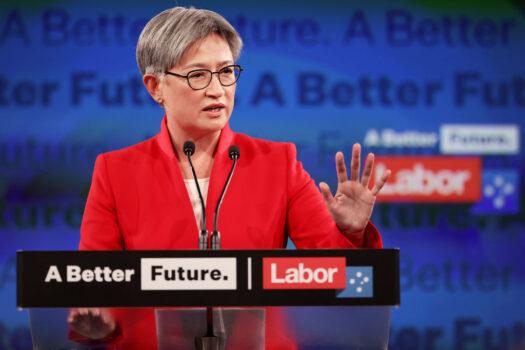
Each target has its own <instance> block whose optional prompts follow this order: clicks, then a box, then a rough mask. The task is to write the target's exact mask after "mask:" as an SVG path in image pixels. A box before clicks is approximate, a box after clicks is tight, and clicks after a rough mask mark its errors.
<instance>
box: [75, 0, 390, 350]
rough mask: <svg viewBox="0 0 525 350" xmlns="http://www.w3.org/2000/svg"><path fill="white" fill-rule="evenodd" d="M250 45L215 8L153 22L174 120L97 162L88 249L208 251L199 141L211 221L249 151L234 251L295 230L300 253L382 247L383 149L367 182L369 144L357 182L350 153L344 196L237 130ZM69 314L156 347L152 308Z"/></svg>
mask: <svg viewBox="0 0 525 350" xmlns="http://www.w3.org/2000/svg"><path fill="white" fill-rule="evenodd" d="M241 47H242V41H241V38H240V37H239V35H238V33H237V32H236V31H235V29H234V28H233V27H232V26H231V25H230V24H229V23H228V22H227V21H226V20H225V19H224V18H223V17H222V16H220V15H218V14H217V13H214V12H211V11H207V10H198V9H193V8H190V9H188V8H182V7H176V8H173V9H169V10H166V11H164V12H162V13H160V14H159V15H157V16H156V17H154V18H153V19H151V20H150V21H149V22H148V24H147V25H146V27H145V28H144V30H143V31H142V34H141V35H140V38H139V41H138V44H137V63H138V66H139V69H140V71H141V73H142V75H143V81H144V85H145V86H146V88H147V90H148V92H149V93H150V95H151V96H152V98H153V99H155V100H156V101H157V102H158V103H159V105H161V106H162V108H163V109H164V110H165V117H164V119H163V120H162V122H161V126H160V133H159V134H158V135H157V136H155V137H154V138H152V139H149V140H147V141H145V142H142V143H140V144H137V145H134V146H131V147H128V148H126V149H122V150H118V151H114V152H109V153H106V154H102V155H100V156H99V157H98V158H97V161H96V164H95V170H94V173H93V181H92V186H91V190H90V193H89V196H88V200H87V203H86V209H85V212H84V218H83V222H82V227H81V240H80V249H85V250H104V249H115V250H120V249H144V250H147V249H163V250H167V249H197V244H198V232H199V230H200V229H201V228H200V227H198V226H199V224H200V222H201V220H200V218H201V215H203V213H202V211H201V207H200V202H199V199H198V195H197V193H196V191H195V187H194V186H195V185H194V182H193V179H192V173H191V170H190V166H189V164H188V161H187V158H186V157H185V155H184V153H183V151H182V147H183V144H184V142H185V141H187V140H192V141H193V142H194V143H195V145H196V151H195V154H194V155H193V156H192V162H193V164H194V166H195V170H196V174H197V177H198V178H199V182H200V183H201V188H202V190H203V195H204V197H205V198H206V199H205V200H206V213H204V215H206V219H207V220H206V221H207V222H208V223H212V219H213V211H214V209H215V207H214V206H215V203H216V202H217V199H218V196H219V194H220V190H221V188H222V185H223V184H224V181H225V179H226V177H227V173H228V171H229V168H230V165H231V161H230V159H229V158H228V156H227V150H228V147H229V146H230V145H237V146H238V147H239V149H240V152H241V156H240V159H239V160H238V165H237V170H236V173H235V174H234V177H233V179H232V181H231V184H230V186H229V189H228V193H227V194H226V197H225V199H224V202H223V205H222V207H221V217H220V220H219V226H220V231H221V241H222V247H223V249H273V248H284V247H285V246H286V242H287V239H288V237H290V238H291V239H292V240H293V241H294V243H295V245H296V246H297V247H298V248H343V247H347V248H356V247H370V248H380V247H381V238H380V236H379V233H378V232H377V230H376V229H375V228H374V227H373V225H372V224H371V223H370V222H369V220H370V217H371V214H372V209H373V205H374V201H375V197H376V195H377V193H378V192H379V190H380V189H381V187H382V186H383V185H384V183H385V182H386V180H387V177H388V175H389V172H386V173H385V176H383V178H382V179H381V180H380V181H378V182H377V183H376V184H375V185H374V187H373V188H372V189H370V188H369V180H370V175H371V173H372V168H373V155H371V154H369V155H368V156H367V158H366V160H365V166H364V170H363V174H362V176H361V177H359V173H360V169H359V165H360V147H359V145H357V144H356V145H354V147H353V151H352V160H351V169H350V177H348V175H347V171H346V167H345V162H344V158H343V154H342V153H340V152H338V153H337V154H336V157H335V158H336V171H337V177H338V188H337V191H336V193H335V195H333V194H332V193H331V191H330V189H329V188H328V185H327V184H325V183H321V184H320V185H319V188H320V192H321V193H319V191H318V190H317V188H316V187H315V184H314V183H313V181H312V179H311V178H310V177H309V175H308V174H307V173H306V172H305V170H304V169H303V168H302V166H301V164H300V163H299V162H298V161H297V160H296V152H295V147H294V146H293V145H292V144H287V143H276V142H270V141H265V140H260V139H255V138H252V137H249V136H246V135H242V134H238V133H234V132H233V131H232V130H231V129H230V128H229V126H228V121H229V118H230V116H231V113H232V110H233V106H234V97H235V89H236V81H237V79H238V78H239V76H240V74H241V71H242V68H241V67H240V66H238V65H236V64H235V62H236V61H237V59H238V58H239V54H240V51H241ZM211 229H212V227H211V225H208V230H210V231H211ZM69 321H70V324H71V325H72V328H73V329H74V330H76V332H77V333H80V334H83V335H85V336H87V337H89V338H93V339H101V338H103V340H104V341H110V340H113V339H114V338H115V339H116V338H118V341H119V346H120V347H124V348H131V347H135V348H155V347H156V342H155V321H154V317H153V312H152V310H151V309H143V310H134V311H133V312H129V311H125V310H116V311H112V312H108V311H107V310H104V309H77V310H73V311H72V312H71V314H70V319H69ZM267 321H268V322H267V324H269V325H271V328H270V327H267V328H268V331H267V332H273V331H275V330H276V329H278V328H281V325H279V322H280V318H279V317H278V316H276V315H273V314H272V312H269V313H268V315H267ZM272 329H273V330H272ZM275 334H277V333H272V335H271V336H267V337H266V338H267V341H273V343H267V348H286V347H288V348H289V347H293V345H292V344H293V343H292V342H288V340H287V339H286V336H285V335H282V337H279V336H276V335H275ZM144 341H146V343H144Z"/></svg>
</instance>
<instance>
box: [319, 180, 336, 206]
mask: <svg viewBox="0 0 525 350" xmlns="http://www.w3.org/2000/svg"><path fill="white" fill-rule="evenodd" d="M319 189H320V190H321V194H322V195H323V198H324V200H325V202H327V203H329V202H330V201H332V199H333V198H334V196H333V195H332V191H330V186H328V184H327V183H326V182H320V183H319Z"/></svg>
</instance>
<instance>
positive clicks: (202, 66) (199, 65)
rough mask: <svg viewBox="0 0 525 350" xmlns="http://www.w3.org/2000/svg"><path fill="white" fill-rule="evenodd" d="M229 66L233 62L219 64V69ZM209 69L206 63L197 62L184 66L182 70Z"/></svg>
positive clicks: (227, 61)
mask: <svg viewBox="0 0 525 350" xmlns="http://www.w3.org/2000/svg"><path fill="white" fill-rule="evenodd" d="M227 64H233V60H226V61H222V62H219V63H218V64H217V67H220V66H224V65H227ZM209 67H210V66H209V65H208V64H206V63H199V62H195V63H191V64H188V65H187V66H184V67H183V68H182V69H183V70H186V69H188V68H209Z"/></svg>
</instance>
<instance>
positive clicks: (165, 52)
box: [136, 7, 242, 75]
mask: <svg viewBox="0 0 525 350" xmlns="http://www.w3.org/2000/svg"><path fill="white" fill-rule="evenodd" d="M210 34H218V35H220V36H221V37H222V38H223V39H224V40H225V41H226V42H227V43H228V45H229V46H230V50H231V52H232V55H233V59H234V61H236V60H237V59H238V58H239V56H240V54H241V49H242V39H241V37H240V36H239V33H237V31H236V30H235V28H233V26H232V25H231V24H230V23H229V22H228V21H227V20H226V19H225V18H224V17H222V16H221V15H219V14H218V13H216V12H213V11H208V10H202V9H195V8H186V7H174V8H171V9H168V10H165V11H162V12H161V13H159V14H158V15H156V16H155V17H153V18H152V19H151V20H150V21H149V22H148V23H147V24H146V26H145V27H144V29H143V30H142V33H141V34H140V37H139V40H138V42H137V52H136V55H137V65H138V66H139V69H140V72H141V73H142V75H144V74H163V73H164V72H165V71H166V70H168V69H170V68H171V67H173V66H174V65H176V64H177V63H178V62H179V60H180V59H181V57H182V55H184V53H185V52H186V50H188V49H189V48H190V47H191V45H193V44H194V43H195V42H196V41H198V40H200V39H203V38H205V37H207V36H208V35H210Z"/></svg>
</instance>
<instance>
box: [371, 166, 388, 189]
mask: <svg viewBox="0 0 525 350" xmlns="http://www.w3.org/2000/svg"><path fill="white" fill-rule="evenodd" d="M390 173H391V171H390V169H387V171H385V173H384V174H383V176H381V178H380V179H379V181H378V182H376V183H375V185H374V188H372V194H373V195H374V196H377V194H378V193H379V191H381V189H382V188H383V186H384V185H385V183H386V181H387V180H388V177H389V176H390Z"/></svg>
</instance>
